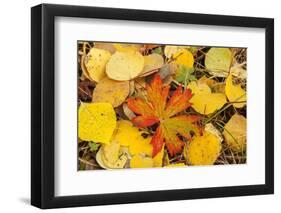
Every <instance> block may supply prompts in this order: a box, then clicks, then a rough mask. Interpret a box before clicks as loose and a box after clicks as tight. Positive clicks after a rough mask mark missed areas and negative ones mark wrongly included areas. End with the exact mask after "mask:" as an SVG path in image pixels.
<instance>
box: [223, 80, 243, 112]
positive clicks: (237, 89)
mask: <svg viewBox="0 0 281 213" xmlns="http://www.w3.org/2000/svg"><path fill="white" fill-rule="evenodd" d="M225 94H226V96H227V98H228V100H229V101H230V102H241V103H233V106H234V107H236V108H242V107H244V106H245V105H246V101H247V94H246V91H245V90H244V89H242V88H241V86H240V85H234V84H233V82H232V75H229V76H228V77H227V79H226V82H225Z"/></svg>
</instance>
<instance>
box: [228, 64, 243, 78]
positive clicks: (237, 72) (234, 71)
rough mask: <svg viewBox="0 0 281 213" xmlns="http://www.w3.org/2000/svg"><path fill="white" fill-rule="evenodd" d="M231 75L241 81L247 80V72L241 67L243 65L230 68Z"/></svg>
mask: <svg viewBox="0 0 281 213" xmlns="http://www.w3.org/2000/svg"><path fill="white" fill-rule="evenodd" d="M230 74H231V75H233V76H235V77H237V78H240V79H246V78H247V71H246V70H245V69H243V68H242V67H241V65H240V66H239V65H237V66H233V67H231V68H230Z"/></svg>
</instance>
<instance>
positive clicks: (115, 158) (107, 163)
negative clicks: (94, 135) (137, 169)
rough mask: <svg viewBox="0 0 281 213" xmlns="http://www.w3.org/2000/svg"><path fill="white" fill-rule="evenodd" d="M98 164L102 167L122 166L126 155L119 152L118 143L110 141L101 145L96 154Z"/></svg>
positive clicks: (113, 167) (117, 167)
mask: <svg viewBox="0 0 281 213" xmlns="http://www.w3.org/2000/svg"><path fill="white" fill-rule="evenodd" d="M96 160H97V162H98V164H99V165H100V166H101V167H102V168H104V169H119V168H124V166H125V164H126V162H127V160H128V157H127V156H126V155H125V154H123V153H120V144H119V143H118V142H116V141H111V143H109V144H105V145H103V146H102V147H101V148H100V149H99V151H98V152H97V154H96Z"/></svg>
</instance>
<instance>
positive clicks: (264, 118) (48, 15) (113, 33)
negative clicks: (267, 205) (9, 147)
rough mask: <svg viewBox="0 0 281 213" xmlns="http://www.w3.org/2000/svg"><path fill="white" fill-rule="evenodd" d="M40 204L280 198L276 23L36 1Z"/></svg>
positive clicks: (35, 192)
mask: <svg viewBox="0 0 281 213" xmlns="http://www.w3.org/2000/svg"><path fill="white" fill-rule="evenodd" d="M31 26H32V27H31V29H32V30H31V41H32V42H31V43H32V47H31V49H32V55H31V58H32V63H31V64H32V67H31V72H32V73H31V77H32V79H31V82H32V85H31V87H32V92H31V93H32V103H31V106H32V108H31V110H32V117H31V120H32V126H31V128H32V140H31V143H32V144H31V145H32V150H31V152H32V155H31V168H32V171H31V203H32V205H34V206H37V207H40V208H59V207H74V206H89V205H105V204H120V203H137V202H153V201H168V200H181V199H197V198H214V197H226V196H245V195H259V194H272V193H273V192H274V155H273V154H274V152H273V145H274V21H273V19H269V18H254V17H238V16H222V15H207V14H191V13H176V12H166V11H145V10H129V9H113V8H100V7H85V6H66V5H50V4H42V5H38V6H35V7H33V8H32V9H31Z"/></svg>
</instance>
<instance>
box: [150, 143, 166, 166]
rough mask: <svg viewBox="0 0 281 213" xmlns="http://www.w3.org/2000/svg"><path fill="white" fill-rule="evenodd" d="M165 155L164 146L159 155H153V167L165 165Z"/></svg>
mask: <svg viewBox="0 0 281 213" xmlns="http://www.w3.org/2000/svg"><path fill="white" fill-rule="evenodd" d="M163 156H164V146H163V147H162V149H161V151H160V152H158V154H157V155H155V156H154V157H153V167H162V166H163Z"/></svg>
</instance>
